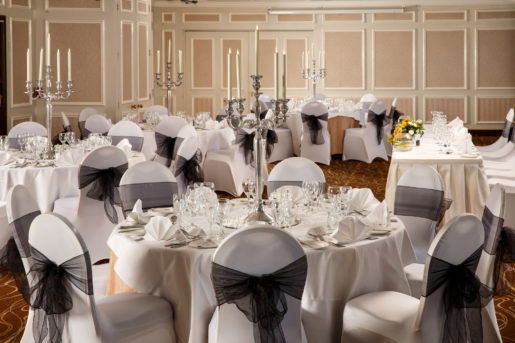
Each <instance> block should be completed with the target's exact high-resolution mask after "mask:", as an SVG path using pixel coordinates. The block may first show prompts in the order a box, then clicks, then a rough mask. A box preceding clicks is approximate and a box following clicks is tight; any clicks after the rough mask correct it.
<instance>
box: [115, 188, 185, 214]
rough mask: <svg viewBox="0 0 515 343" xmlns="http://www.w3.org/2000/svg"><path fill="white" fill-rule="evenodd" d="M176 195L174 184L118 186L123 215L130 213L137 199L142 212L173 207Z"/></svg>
mask: <svg viewBox="0 0 515 343" xmlns="http://www.w3.org/2000/svg"><path fill="white" fill-rule="evenodd" d="M176 193H177V183H176V182H148V183H132V184H128V185H121V186H120V198H121V202H122V208H123V212H124V213H128V212H131V211H132V209H133V208H134V204H135V203H136V201H138V199H141V204H142V208H143V210H148V209H150V208H155V207H169V206H173V195H174V194H176Z"/></svg>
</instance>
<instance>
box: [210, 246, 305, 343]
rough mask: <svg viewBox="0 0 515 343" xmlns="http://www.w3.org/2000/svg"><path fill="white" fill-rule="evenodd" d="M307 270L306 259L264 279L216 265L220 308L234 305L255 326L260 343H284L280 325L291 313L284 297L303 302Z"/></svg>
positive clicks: (213, 274) (215, 280) (217, 295)
mask: <svg viewBox="0 0 515 343" xmlns="http://www.w3.org/2000/svg"><path fill="white" fill-rule="evenodd" d="M307 268H308V263H307V259H306V256H305V255H304V256H302V257H301V258H299V259H297V260H296V261H294V262H292V263H290V264H289V265H287V266H285V267H283V268H281V269H279V270H277V271H275V272H273V273H271V274H265V275H262V276H253V275H248V274H245V273H242V272H240V271H237V270H234V269H231V268H227V267H224V266H222V265H219V264H217V263H215V262H213V263H212V269H211V280H212V281H213V286H214V289H215V294H216V300H217V303H218V306H221V305H223V304H225V303H228V304H235V305H236V306H237V307H238V309H239V310H240V311H241V312H243V314H244V315H245V316H246V317H247V319H248V320H249V321H250V322H252V323H254V340H255V341H256V342H257V343H284V342H286V340H285V337H284V333H283V330H282V327H281V322H282V320H283V317H284V315H285V314H286V313H287V312H288V305H287V303H286V297H285V294H288V295H290V296H292V297H294V298H296V299H299V300H300V299H302V292H303V290H304V284H305V283H306V274H307Z"/></svg>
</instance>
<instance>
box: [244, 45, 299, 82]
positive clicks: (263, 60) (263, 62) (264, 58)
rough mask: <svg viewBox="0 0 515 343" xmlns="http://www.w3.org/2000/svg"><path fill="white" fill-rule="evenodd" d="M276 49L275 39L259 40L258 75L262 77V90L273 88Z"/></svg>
mask: <svg viewBox="0 0 515 343" xmlns="http://www.w3.org/2000/svg"><path fill="white" fill-rule="evenodd" d="M276 47H277V40H275V39H260V40H259V74H261V75H263V78H262V79H261V87H262V88H273V87H274V80H275V79H274V52H275V48H276ZM299 56H300V55H299ZM252 57H254V56H252Z"/></svg>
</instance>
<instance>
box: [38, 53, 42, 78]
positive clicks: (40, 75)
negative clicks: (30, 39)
mask: <svg viewBox="0 0 515 343" xmlns="http://www.w3.org/2000/svg"><path fill="white" fill-rule="evenodd" d="M38 80H43V48H41V50H40V51H39V73H38Z"/></svg>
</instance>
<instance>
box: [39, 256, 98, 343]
mask: <svg viewBox="0 0 515 343" xmlns="http://www.w3.org/2000/svg"><path fill="white" fill-rule="evenodd" d="M32 258H33V265H32V268H31V270H30V273H31V276H32V277H33V280H34V283H33V285H32V286H31V287H30V293H31V296H30V306H31V307H32V309H33V310H34V322H33V326H32V333H33V335H34V341H35V342H36V343H42V342H43V341H45V342H51V343H60V342H62V334H63V328H64V324H65V321H66V315H65V314H66V312H68V311H70V310H71V309H72V307H73V299H72V295H71V294H70V287H71V286H72V285H73V286H75V287H76V288H77V289H78V290H80V291H81V292H82V293H84V294H87V295H92V294H93V283H92V282H91V281H92V278H91V275H88V270H89V269H88V268H87V267H86V266H87V265H89V264H90V263H91V261H90V258H89V253H88V252H87V251H86V252H85V253H84V254H82V255H79V256H76V257H73V258H71V259H69V260H68V261H65V262H63V263H62V264H61V265H59V266H58V265H56V264H55V263H54V262H53V261H50V260H49V259H48V258H47V257H46V256H45V255H43V254H42V253H41V252H39V251H38V250H37V249H35V248H33V247H32ZM89 271H90V270H89ZM90 272H91V271H90ZM47 340H48V341H47Z"/></svg>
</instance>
